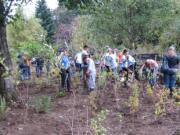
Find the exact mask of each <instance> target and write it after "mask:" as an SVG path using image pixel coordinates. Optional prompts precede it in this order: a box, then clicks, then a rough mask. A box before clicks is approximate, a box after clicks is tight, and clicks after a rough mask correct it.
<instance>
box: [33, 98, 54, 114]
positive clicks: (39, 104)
mask: <svg viewBox="0 0 180 135" xmlns="http://www.w3.org/2000/svg"><path fill="white" fill-rule="evenodd" d="M50 103H51V97H48V96H42V97H37V98H36V100H35V110H36V112H37V113H47V112H48V111H49V108H50Z"/></svg>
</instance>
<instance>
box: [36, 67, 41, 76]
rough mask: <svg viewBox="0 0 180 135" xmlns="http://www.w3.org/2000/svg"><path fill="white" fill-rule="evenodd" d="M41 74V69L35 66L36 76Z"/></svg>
mask: <svg viewBox="0 0 180 135" xmlns="http://www.w3.org/2000/svg"><path fill="white" fill-rule="evenodd" d="M41 74H42V67H40V66H36V76H37V77H40V76H41Z"/></svg>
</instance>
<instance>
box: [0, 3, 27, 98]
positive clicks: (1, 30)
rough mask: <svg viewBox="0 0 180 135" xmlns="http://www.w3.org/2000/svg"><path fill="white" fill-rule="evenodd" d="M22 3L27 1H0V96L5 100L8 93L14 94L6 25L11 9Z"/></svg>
mask: <svg viewBox="0 0 180 135" xmlns="http://www.w3.org/2000/svg"><path fill="white" fill-rule="evenodd" d="M24 2H27V1H26V0H16V1H15V0H0V95H1V96H4V97H6V98H7V97H8V95H10V94H9V93H12V92H14V86H13V79H12V69H13V67H12V61H11V57H10V53H9V49H8V44H7V39H6V24H7V20H8V18H10V17H11V15H10V13H11V11H12V7H15V6H19V4H20V5H21V4H23V3H24ZM5 72H8V73H9V75H8V77H7V76H5V75H4V74H5Z"/></svg>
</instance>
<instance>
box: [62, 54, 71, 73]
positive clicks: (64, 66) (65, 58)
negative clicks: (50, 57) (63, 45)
mask: <svg viewBox="0 0 180 135" xmlns="http://www.w3.org/2000/svg"><path fill="white" fill-rule="evenodd" d="M60 68H61V69H65V70H67V69H68V68H70V60H69V57H68V56H65V55H64V56H62V58H61V60H60Z"/></svg>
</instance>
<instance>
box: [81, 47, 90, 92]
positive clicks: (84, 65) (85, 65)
mask: <svg viewBox="0 0 180 135" xmlns="http://www.w3.org/2000/svg"><path fill="white" fill-rule="evenodd" d="M88 51H89V47H88V46H87V45H85V46H84V47H83V50H82V70H83V77H82V78H83V85H84V88H85V89H86V88H87V74H86V72H87V69H88V63H87V61H86V59H87V57H88V55H89V53H88Z"/></svg>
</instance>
